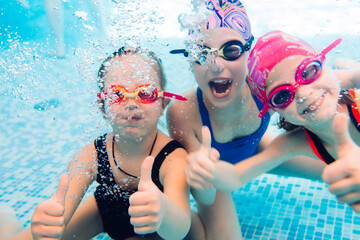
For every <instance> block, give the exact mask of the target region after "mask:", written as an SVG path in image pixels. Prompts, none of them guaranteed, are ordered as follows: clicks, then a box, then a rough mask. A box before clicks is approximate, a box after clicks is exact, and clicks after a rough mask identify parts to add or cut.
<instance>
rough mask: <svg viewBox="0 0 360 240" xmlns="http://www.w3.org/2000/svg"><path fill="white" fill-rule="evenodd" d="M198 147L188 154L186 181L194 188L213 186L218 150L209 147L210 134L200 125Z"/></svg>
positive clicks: (207, 129) (203, 188)
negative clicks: (200, 136)
mask: <svg viewBox="0 0 360 240" xmlns="http://www.w3.org/2000/svg"><path fill="white" fill-rule="evenodd" d="M201 132H202V140H201V146H200V148H199V149H198V150H197V151H195V152H192V153H190V154H189V156H188V159H187V160H188V166H187V168H186V170H185V175H186V181H187V182H188V184H189V185H190V186H191V187H193V188H194V189H198V190H205V189H209V188H211V187H212V186H213V184H212V181H213V179H214V172H215V161H216V160H218V159H219V157H220V154H219V152H218V151H217V150H216V149H214V148H211V134H210V131H209V128H208V127H206V126H203V127H202V130H201Z"/></svg>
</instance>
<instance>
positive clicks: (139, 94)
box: [97, 84, 187, 104]
mask: <svg viewBox="0 0 360 240" xmlns="http://www.w3.org/2000/svg"><path fill="white" fill-rule="evenodd" d="M97 96H98V98H101V99H103V100H110V103H112V104H114V103H122V102H125V101H126V100H127V99H128V98H134V99H135V100H137V101H138V102H140V103H152V102H155V101H156V100H157V99H158V98H163V97H169V98H173V99H176V100H180V101H186V100H187V99H186V98H184V97H182V96H180V95H177V94H174V93H170V92H164V91H158V90H157V88H156V87H154V86H153V85H150V84H145V85H141V86H138V87H137V88H136V89H135V90H134V91H133V92H129V91H128V90H127V89H126V88H125V87H123V86H120V85H112V86H110V88H109V90H108V91H107V92H103V93H98V94H97Z"/></svg>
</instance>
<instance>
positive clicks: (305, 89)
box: [295, 84, 313, 103]
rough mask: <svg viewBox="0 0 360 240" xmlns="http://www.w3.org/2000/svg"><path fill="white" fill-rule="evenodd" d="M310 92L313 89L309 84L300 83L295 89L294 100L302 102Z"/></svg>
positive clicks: (311, 92)
mask: <svg viewBox="0 0 360 240" xmlns="http://www.w3.org/2000/svg"><path fill="white" fill-rule="evenodd" d="M312 94H313V90H312V88H311V86H310V84H303V85H300V86H298V87H297V88H296V90H295V100H296V102H298V103H303V102H305V101H306V99H308V98H309V96H311V95H312Z"/></svg>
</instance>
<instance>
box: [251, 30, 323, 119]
mask: <svg viewBox="0 0 360 240" xmlns="http://www.w3.org/2000/svg"><path fill="white" fill-rule="evenodd" d="M293 55H301V56H309V57H316V56H317V55H318V52H317V51H316V50H315V49H313V48H312V47H311V46H310V45H309V44H308V43H306V42H304V41H303V40H301V39H299V38H296V37H294V36H292V35H290V34H287V33H284V32H282V31H273V32H270V33H268V34H266V35H264V36H262V37H260V38H259V39H258V40H257V42H256V44H255V46H254V48H253V50H252V51H251V52H250V56H249V59H248V69H249V75H248V82H249V86H250V89H251V91H252V92H253V94H255V96H256V97H258V98H259V100H260V101H261V102H262V103H263V104H264V105H265V106H264V108H263V109H262V110H261V112H260V114H259V116H262V115H263V114H265V113H266V111H267V110H268V109H269V107H270V105H269V103H268V102H269V101H268V98H267V96H266V91H265V81H266V79H267V77H268V76H269V73H270V71H271V69H272V68H273V67H274V66H275V65H276V64H278V63H279V62H281V61H282V60H283V59H285V58H287V57H289V56H293Z"/></svg>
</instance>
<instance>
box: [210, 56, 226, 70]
mask: <svg viewBox="0 0 360 240" xmlns="http://www.w3.org/2000/svg"><path fill="white" fill-rule="evenodd" d="M219 58H220V57H217V58H214V59H213V60H212V62H211V64H210V66H209V68H210V70H211V71H213V72H215V73H220V72H222V71H224V65H223V63H222V62H221V59H219Z"/></svg>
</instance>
